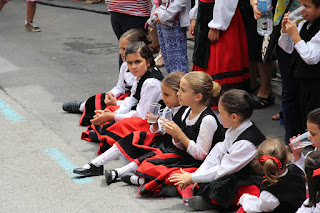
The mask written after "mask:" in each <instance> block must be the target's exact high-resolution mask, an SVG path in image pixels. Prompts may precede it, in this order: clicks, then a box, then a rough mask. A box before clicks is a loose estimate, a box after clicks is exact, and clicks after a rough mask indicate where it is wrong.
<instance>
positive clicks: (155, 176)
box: [136, 153, 197, 198]
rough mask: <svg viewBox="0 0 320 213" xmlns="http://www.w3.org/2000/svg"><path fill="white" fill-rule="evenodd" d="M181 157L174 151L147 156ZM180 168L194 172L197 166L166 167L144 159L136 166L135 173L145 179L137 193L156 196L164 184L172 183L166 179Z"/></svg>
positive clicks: (158, 158)
mask: <svg viewBox="0 0 320 213" xmlns="http://www.w3.org/2000/svg"><path fill="white" fill-rule="evenodd" d="M176 158H181V156H179V155H177V154H174V153H165V154H158V155H156V156H153V157H151V158H149V159H150V160H159V161H161V160H166V159H167V160H169V161H170V160H171V159H176ZM180 168H183V170H184V171H186V172H190V173H192V172H195V171H196V170H197V168H195V167H187V168H186V167H178V166H177V167H167V166H165V165H163V164H161V163H159V164H154V163H151V162H150V161H148V159H147V160H144V161H143V162H142V163H141V165H140V166H139V167H138V169H137V171H136V174H137V175H138V176H140V177H144V178H145V179H146V181H145V183H143V184H142V185H141V186H140V187H139V189H138V193H139V194H140V195H141V196H144V197H149V198H154V197H156V196H157V195H158V194H159V193H160V192H161V190H162V188H163V186H165V185H169V186H170V185H173V183H171V182H170V180H169V179H168V178H169V177H170V175H171V174H173V173H177V172H180Z"/></svg>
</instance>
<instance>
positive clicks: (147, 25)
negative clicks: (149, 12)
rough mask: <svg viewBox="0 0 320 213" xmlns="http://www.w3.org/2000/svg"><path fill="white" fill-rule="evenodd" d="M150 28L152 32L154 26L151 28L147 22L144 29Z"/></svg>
mask: <svg viewBox="0 0 320 213" xmlns="http://www.w3.org/2000/svg"><path fill="white" fill-rule="evenodd" d="M148 27H149V30H150V31H151V30H152V28H153V27H152V26H150V24H149V23H148V22H146V23H145V24H144V29H148Z"/></svg>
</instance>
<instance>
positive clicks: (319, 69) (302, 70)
mask: <svg viewBox="0 0 320 213" xmlns="http://www.w3.org/2000/svg"><path fill="white" fill-rule="evenodd" d="M309 23H310V22H308V21H307V22H305V23H304V24H303V26H302V28H301V30H300V36H301V38H302V40H304V41H305V42H308V41H310V40H311V39H312V37H314V36H315V35H316V34H317V33H318V32H319V30H320V18H317V19H316V20H315V21H314V22H313V23H312V24H311V26H310V27H309V29H307V26H308V24H309ZM290 72H292V73H293V72H294V77H295V78H297V79H319V78H320V62H318V63H317V64H314V65H308V64H307V63H306V62H304V60H302V58H301V57H300V55H299V54H298V52H297V50H294V51H293V53H292V61H291V68H290Z"/></svg>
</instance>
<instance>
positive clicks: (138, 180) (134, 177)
mask: <svg viewBox="0 0 320 213" xmlns="http://www.w3.org/2000/svg"><path fill="white" fill-rule="evenodd" d="M130 182H131V183H132V184H134V185H137V186H140V185H142V184H143V183H144V178H139V177H138V176H137V175H132V176H131V177H130Z"/></svg>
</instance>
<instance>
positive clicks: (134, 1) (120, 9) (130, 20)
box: [105, 0, 150, 65]
mask: <svg viewBox="0 0 320 213" xmlns="http://www.w3.org/2000/svg"><path fill="white" fill-rule="evenodd" d="M105 3H106V5H107V7H108V11H109V12H110V18H111V25H112V29H113V31H114V33H115V34H116V36H117V39H118V40H119V39H120V36H121V35H122V34H123V33H125V32H126V31H127V30H130V29H132V28H138V29H144V24H145V23H146V21H147V20H148V19H149V16H150V0H126V1H123V0H105ZM146 33H147V31H146ZM120 64H122V59H121V58H120V56H119V65H120Z"/></svg>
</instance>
